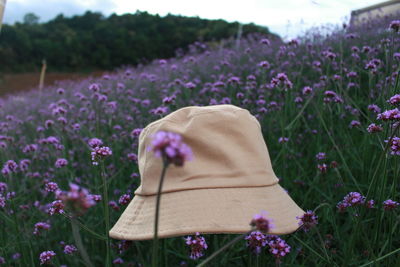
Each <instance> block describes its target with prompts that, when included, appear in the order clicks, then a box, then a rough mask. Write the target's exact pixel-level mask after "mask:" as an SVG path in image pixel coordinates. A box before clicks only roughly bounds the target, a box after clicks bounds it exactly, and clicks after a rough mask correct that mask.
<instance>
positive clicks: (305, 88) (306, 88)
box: [302, 86, 313, 95]
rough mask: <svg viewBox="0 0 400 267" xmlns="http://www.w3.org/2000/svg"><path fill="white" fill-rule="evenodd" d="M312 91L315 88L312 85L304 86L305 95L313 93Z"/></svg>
mask: <svg viewBox="0 0 400 267" xmlns="http://www.w3.org/2000/svg"><path fill="white" fill-rule="evenodd" d="M312 91H313V89H312V88H311V87H310V86H306V87H304V88H303V91H302V92H303V95H309V94H311V93H312Z"/></svg>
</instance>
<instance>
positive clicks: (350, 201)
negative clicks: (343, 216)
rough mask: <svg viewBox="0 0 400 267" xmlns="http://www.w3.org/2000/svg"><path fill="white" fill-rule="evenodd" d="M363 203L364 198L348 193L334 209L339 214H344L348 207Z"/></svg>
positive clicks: (356, 193)
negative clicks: (336, 209)
mask: <svg viewBox="0 0 400 267" xmlns="http://www.w3.org/2000/svg"><path fill="white" fill-rule="evenodd" d="M364 203H365V197H364V196H363V195H361V194H360V193H358V192H350V193H348V194H347V195H346V196H345V197H344V198H343V200H342V201H340V202H339V203H338V204H337V205H336V207H337V208H338V210H339V212H344V211H346V209H347V208H348V207H352V206H357V205H363V204H364Z"/></svg>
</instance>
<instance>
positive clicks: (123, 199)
mask: <svg viewBox="0 0 400 267" xmlns="http://www.w3.org/2000/svg"><path fill="white" fill-rule="evenodd" d="M130 201H131V196H130V195H129V194H123V195H122V196H121V197H120V198H119V200H118V203H119V204H120V205H128V204H129V202H130Z"/></svg>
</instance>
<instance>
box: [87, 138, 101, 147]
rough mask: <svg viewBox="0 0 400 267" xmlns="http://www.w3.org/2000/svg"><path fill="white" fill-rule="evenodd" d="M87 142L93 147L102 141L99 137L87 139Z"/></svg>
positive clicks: (99, 144)
mask: <svg viewBox="0 0 400 267" xmlns="http://www.w3.org/2000/svg"><path fill="white" fill-rule="evenodd" d="M88 144H89V146H90V147H91V148H95V147H98V146H101V145H103V141H102V140H101V139H99V138H91V139H89V141H88Z"/></svg>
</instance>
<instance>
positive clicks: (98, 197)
mask: <svg viewBox="0 0 400 267" xmlns="http://www.w3.org/2000/svg"><path fill="white" fill-rule="evenodd" d="M89 197H90V198H92V199H93V200H94V201H96V202H100V201H101V195H89Z"/></svg>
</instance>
